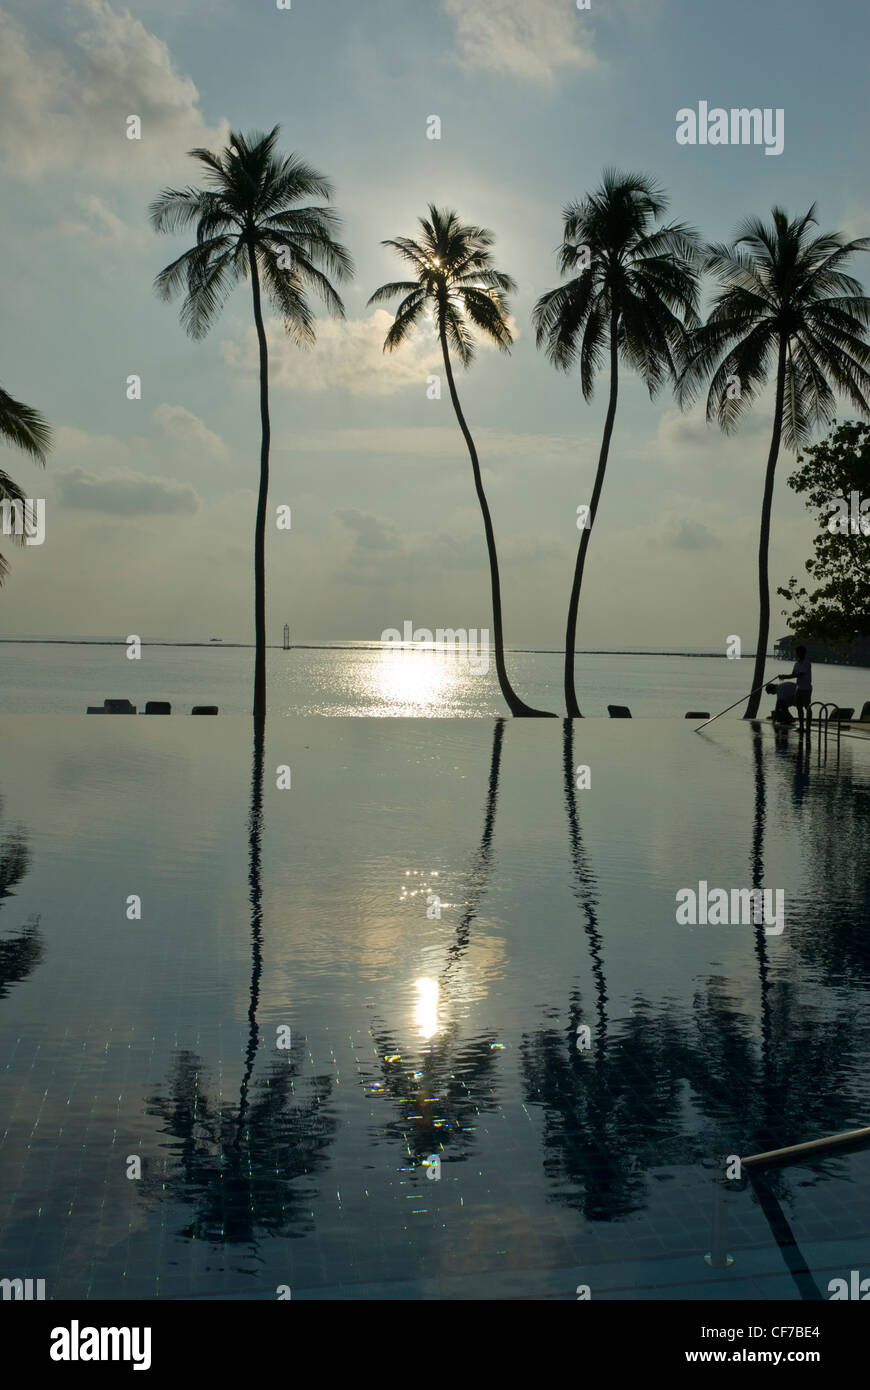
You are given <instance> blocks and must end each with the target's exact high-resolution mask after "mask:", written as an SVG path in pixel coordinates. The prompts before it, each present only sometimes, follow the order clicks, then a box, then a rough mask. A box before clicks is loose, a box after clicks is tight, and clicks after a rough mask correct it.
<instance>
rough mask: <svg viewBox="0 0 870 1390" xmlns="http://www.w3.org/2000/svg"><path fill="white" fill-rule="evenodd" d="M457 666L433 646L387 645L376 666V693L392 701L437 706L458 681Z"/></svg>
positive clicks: (454, 661)
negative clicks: (389, 646)
mask: <svg viewBox="0 0 870 1390" xmlns="http://www.w3.org/2000/svg"><path fill="white" fill-rule="evenodd" d="M457 666H458V663H457V662H456V660H455V659H454V660H453V661H449V660H448V659H447V657H446V655H445V653H444V652H440V651H436V650H435V649H434V648H432V647H392V648H388V649H386V650H384V651H383V652H382V653H381V660H380V662H379V663H378V664H377V665H376V667H375V672H374V688H375V693H377V694H378V695H380V696H381V698H382V699H383V700H385V701H386V702H387V703H389V704H395V705H416V706H419V707H421V708H424V709H431V707H432V706H433V705H434V706H435V707H436V708H437V707H438V706H439V705H444V704H446V702H447V697H448V696H449V694H450V693H451V691H452V689H453V687H454V686H455V685H456V679H457Z"/></svg>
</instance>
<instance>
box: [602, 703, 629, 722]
mask: <svg viewBox="0 0 870 1390" xmlns="http://www.w3.org/2000/svg"><path fill="white" fill-rule="evenodd" d="M607 713H608V714H609V715H610V717H611V719H630V718H631V710H630V709H629V708H628V705H608V706H607Z"/></svg>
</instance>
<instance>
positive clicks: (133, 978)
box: [0, 677, 870, 1298]
mask: <svg viewBox="0 0 870 1390" xmlns="http://www.w3.org/2000/svg"><path fill="white" fill-rule="evenodd" d="M392 679H393V678H392V677H391V680H392ZM414 679H416V677H415V678H414ZM402 680H404V677H402ZM391 690H392V693H391V694H388V693H386V688H384V691H385V693H384V698H385V699H394V698H401V699H403V700H409V699H411V698H413V699H418V698H419V691H418V692H417V693H416V694H414V693H413V691H412V690H411V689H410V688H409V687H408V686H404V685H402V686H401V687H397V686H396V685H395V684H394V685H393V686H392V687H391ZM445 698H446V696H445ZM714 728H715V731H716V732H715V733H713V732H712V731H711V732H710V733H708V734H706V735H703V736H697V737H696V736H695V735H694V734H693V733H692V731H691V728H689V727H686V725H685V723H683V722H680V721H674V722H673V723H667V722H662V723H659V724H658V725H656V726H655V737H654V738H650V736H649V726H644V725H643V724H642V723H640V722H637V723H609V722H606V721H603V722H594V721H589V722H586V723H577V724H575V725H574V726H573V729H571V728H570V727H569V726H563V725H562V724H561V723H558V722H556V721H552V722H551V721H546V722H540V721H533V722H531V723H524V722H508V723H503V722H501V721H498V722H492V721H487V720H483V719H475V720H469V721H454V722H451V723H443V722H440V721H439V722H437V723H433V722H429V723H426V722H424V721H416V720H393V721H360V720H334V721H307V722H306V721H304V720H296V719H292V718H289V719H287V720H273V721H272V722H271V723H270V724H269V726H268V729H267V738H266V747H265V753H264V755H263V762H262V769H261V771H262V792H261V795H260V794H258V796H257V797H256V798H255V801H254V803H253V811H252V803H251V791H252V771H253V773H254V785H255V786H256V785H259V775H260V774H259V772H258V768H259V766H260V765H259V763H256V762H255V764H254V765H253V768H252V757H251V728H250V721H248V720H244V719H238V720H235V719H232V718H224V719H221V720H220V721H209V720H202V721H198V720H197V721H183V720H174V719H173V720H150V719H149V720H146V719H136V720H123V719H115V720H105V719H103V720H97V719H91V720H86V719H45V718H26V717H25V718H15V719H5V720H2V719H0V738H2V746H3V749H4V758H3V764H2V767H0V794H2V797H3V801H2V806H0V864H2V866H3V867H2V872H0V1058H2V1070H0V1104H2V1113H3V1115H4V1116H5V1117H6V1120H5V1126H4V1129H3V1131H2V1133H0V1172H2V1182H0V1265H2V1266H3V1268H8V1269H10V1270H13V1271H14V1272H16V1273H18V1274H19V1275H21V1276H22V1277H27V1276H32V1277H44V1278H47V1279H48V1281H49V1294H50V1296H54V1297H60V1298H64V1297H66V1298H70V1297H76V1298H78V1297H85V1296H89V1297H124V1296H130V1297H145V1298H149V1297H154V1296H158V1295H162V1296H174V1297H205V1296H216V1295H219V1294H222V1293H223V1294H232V1295H233V1296H236V1297H259V1298H273V1297H274V1296H275V1295H274V1291H275V1288H276V1286H277V1285H278V1284H281V1283H289V1284H290V1285H291V1286H292V1288H293V1297H294V1298H297V1297H305V1296H306V1295H321V1296H330V1297H342V1296H345V1295H346V1294H347V1293H348V1292H349V1290H350V1289H351V1288H353V1289H354V1290H355V1291H356V1292H357V1293H360V1292H364V1293H366V1294H367V1295H368V1296H372V1297H393V1296H396V1294H397V1293H406V1294H409V1295H410V1296H423V1295H426V1296H440V1297H451V1296H463V1297H468V1296H475V1297H479V1296H486V1295H488V1296H494V1297H497V1296H501V1295H502V1294H504V1293H506V1292H511V1293H513V1294H515V1295H516V1294H520V1295H522V1294H524V1293H525V1294H526V1295H527V1296H553V1297H564V1298H571V1297H573V1296H574V1293H573V1291H574V1288H575V1286H576V1284H577V1282H580V1281H581V1280H582V1281H583V1282H588V1283H591V1284H592V1287H593V1293H594V1294H595V1295H596V1296H603V1297H608V1296H612V1297H619V1296H625V1295H626V1291H627V1290H628V1291H631V1290H634V1296H642V1297H644V1296H651V1295H652V1293H653V1291H657V1292H656V1296H660V1297H679V1296H689V1297H692V1296H697V1295H698V1293H699V1291H700V1285H701V1284H702V1283H704V1282H705V1281H709V1280H715V1281H718V1282H717V1290H716V1295H717V1297H732V1296H734V1297H740V1296H749V1297H786V1298H794V1297H797V1296H798V1293H799V1290H798V1288H797V1285H796V1284H795V1282H794V1280H793V1279H792V1277H791V1276H790V1275H789V1274H788V1273H787V1272H786V1266H785V1264H784V1263H783V1259H782V1257H781V1255H780V1253H779V1251H778V1249H777V1245H776V1230H778V1229H779V1227H777V1225H776V1223H774V1225H773V1226H771V1224H770V1211H771V1209H772V1208H771V1203H772V1202H773V1203H776V1204H779V1207H780V1208H781V1209H783V1210H786V1211H787V1213H788V1221H789V1222H790V1224H791V1229H792V1231H793V1234H794V1238H795V1240H797V1241H798V1243H799V1245H800V1248H801V1250H802V1253H803V1257H804V1258H805V1260H806V1262H807V1264H808V1266H809V1268H810V1270H812V1271H813V1277H814V1278H815V1279H816V1280H817V1281H818V1283H819V1284H820V1285H823V1284H824V1282H825V1281H826V1279H827V1278H829V1277H833V1275H837V1276H840V1275H842V1273H843V1270H844V1269H845V1270H846V1271H848V1269H850V1268H852V1267H855V1268H857V1267H859V1263H860V1258H861V1250H862V1249H866V1244H865V1243H866V1239H867V1236H868V1234H870V1229H868V1228H870V1170H868V1159H867V1156H866V1155H862V1154H857V1155H852V1156H848V1157H846V1156H844V1157H841V1158H838V1159H829V1160H826V1161H825V1162H823V1163H818V1162H817V1163H815V1164H812V1165H808V1166H804V1167H802V1168H795V1169H789V1170H785V1171H781V1172H779V1173H777V1174H776V1175H775V1176H774V1177H773V1178H771V1179H770V1184H771V1185H770V1190H769V1191H765V1192H764V1193H762V1194H761V1197H759V1195H758V1194H756V1193H755V1192H754V1191H753V1190H751V1189H748V1188H747V1189H744V1186H743V1185H739V1188H735V1190H734V1192H733V1193H732V1194H731V1195H730V1196H729V1213H730V1215H729V1220H730V1222H731V1226H730V1233H729V1249H732V1250H734V1251H736V1253H737V1261H736V1264H735V1266H734V1267H733V1269H731V1270H729V1271H715V1270H711V1269H709V1268H708V1266H707V1265H705V1264H704V1262H703V1259H702V1258H701V1257H702V1255H703V1253H704V1252H705V1251H706V1250H707V1249H708V1248H709V1242H710V1229H711V1181H710V1178H711V1172H712V1167H713V1164H714V1162H715V1161H716V1156H717V1155H719V1154H721V1153H723V1152H730V1153H744V1154H745V1153H748V1152H752V1151H758V1150H760V1149H764V1148H769V1147H774V1146H776V1145H778V1144H785V1143H792V1142H796V1141H798V1140H801V1139H805V1138H809V1137H814V1136H818V1135H820V1134H825V1133H833V1132H836V1131H838V1130H842V1129H847V1128H849V1127H852V1126H856V1125H858V1124H862V1123H866V1120H867V1115H868V1113H870V1082H868V1077H870V1069H868V1060H870V1057H868V1052H870V1025H868V1023H867V1018H868V1013H867V1008H866V1004H867V993H868V988H870V946H868V932H870V878H868V875H867V872H866V852H867V844H868V830H870V748H867V747H865V746H863V745H861V744H858V743H852V744H849V745H848V746H847V745H846V743H845V741H844V745H843V748H842V749H841V753H840V759H839V764H838V763H837V762H836V758H835V754H834V752H833V751H829V753H828V756H827V759H824V758H822V757H821V753H820V752H819V753H818V754H817V752H816V750H815V748H813V749H812V750H811V754H810V757H809V759H806V758H802V757H801V756H799V754H798V749H797V742H796V739H795V738H794V737H793V736H792V735H785V736H783V737H781V738H779V739H777V738H775V737H774V734H773V731H772V730H771V729H770V728H758V729H756V730H755V731H753V730H752V729H751V728H750V727H748V726H746V725H744V724H737V725H732V726H725V727H723V725H722V724H720V725H717V726H714ZM581 764H582V765H586V766H588V767H589V768H590V771H591V785H590V786H589V787H586V788H584V789H582V790H581V789H578V787H577V775H576V769H577V767H578V766H579V765H581ZM285 765H286V766H290V767H291V768H292V787H291V790H289V791H281V790H278V787H277V785H276V782H277V778H276V769H277V768H278V767H279V766H285ZM252 815H253V820H252V819H251V818H252ZM701 879H704V880H707V881H708V882H709V883H710V885H711V886H714V885H719V884H721V885H724V886H728V887H730V886H751V885H753V884H756V883H758V884H764V885H766V886H777V887H779V886H781V887H783V888H784V889H785V892H786V928H785V931H784V932H783V934H782V935H781V936H774V935H767V934H765V933H763V932H761V931H757V930H755V929H754V928H752V927H751V926H748V927H744V926H740V925H732V926H727V927H725V926H722V927H714V926H707V927H701V926H698V927H688V926H678V925H677V924H676V921H675V893H676V892H677V890H678V889H679V888H681V887H684V886H686V885H689V886H696V885H697V884H698V882H699V880H701ZM130 895H137V896H138V897H139V898H140V899H141V918H135V917H134V918H133V919H131V918H130V917H129V916H128V904H129V901H130ZM583 1027H588V1028H589V1030H590V1044H589V1045H588V1046H587V1047H584V1049H583V1050H581V1049H580V1048H579V1047H578V1044H577V1040H578V1036H579V1034H578V1029H580V1028H583ZM131 1153H135V1154H139V1155H141V1156H142V1159H143V1176H142V1179H141V1181H138V1182H131V1181H130V1180H129V1179H128V1178H127V1176H126V1167H125V1165H126V1160H127V1156H128V1155H129V1154H131ZM436 1158H437V1159H438V1161H439V1163H440V1174H439V1175H438V1176H437V1180H436V1176H434V1174H435V1168H434V1160H435V1159H436ZM430 1173H432V1174H433V1176H432V1177H430V1176H429V1174H430ZM762 1198H763V1200H762ZM267 1237H268V1239H267ZM291 1238H292V1239H291ZM862 1243H864V1244H862Z"/></svg>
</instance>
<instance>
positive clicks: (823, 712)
mask: <svg viewBox="0 0 870 1390" xmlns="http://www.w3.org/2000/svg"><path fill="white" fill-rule="evenodd" d="M817 706H818V710H819V713H818V718H817V720H816V722H817V724H818V726H819V752H821V744H822V727H823V724H822V717H823V716H824V731H825V753H826V754H827V751H828V732H829V729H830V724H831V715H832V714H836V713H837V710H838V709H839V708H840V707H839V705H835V704H832V703H831V702H830V701H824V700H813V701H812V703H811V705H810V709H809V720H810V724H812V722H813V710H814V709H815V708H816V707H817ZM834 722H835V723H836V725H837V756H838V757H839V755H840V725H841V722H842V721H841V720H840V719H837V720H835V721H834Z"/></svg>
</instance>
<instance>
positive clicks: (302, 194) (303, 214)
mask: <svg viewBox="0 0 870 1390" xmlns="http://www.w3.org/2000/svg"><path fill="white" fill-rule="evenodd" d="M279 128H280V127H278V126H275V127H274V128H273V129H272V130H271V131H269V133H268V135H264V134H262V133H261V132H259V131H254V132H253V133H252V134H251V135H241V134H238V133H236V132H235V131H230V143H229V146H228V147H227V148H226V149H224V150H222V151H221V153H220V154H212V152H211V151H210V150H204V149H196V150H191V151H190V155H191V157H192V158H193V159H196V160H198V161H199V162H200V164H202V165H203V166H204V168H205V171H206V172H205V175H204V178H205V181H206V183H207V184H208V185H209V187H207V188H189V187H188V188H183V189H176V188H166V189H164V190H163V192H162V193H161V194H160V196H159V197H158V198H157V199H155V201H154V202H153V203H152V204H151V207H150V209H149V212H150V217H151V223H152V225H153V227H154V228H155V230H156V231H158V232H178V231H181V230H182V229H184V228H187V227H190V226H193V225H194V224H195V226H196V245H195V246H192V247H191V248H190V250H189V251H185V252H184V254H183V255H181V256H179V257H178V259H177V260H175V261H172V262H171V264H170V265H168V266H166V268H165V269H164V270H162V271H161V272H160V274H159V275H158V276H157V279H156V280H155V282H154V287H155V289H156V291H157V293H158V294H159V295H160V296H161V298H163V299H171V298H172V297H173V295H175V294H177V293H179V292H183V294H184V300H183V304H182V308H181V322H182V324H183V326H184V328H185V329H186V331H187V332H188V333H189V335H190V336H191V337H192V338H202V337H204V336H205V334H206V333H207V332H208V330H209V328H210V327H211V325H212V323H213V322H214V320H215V318H216V317H217V315H218V313H219V312H220V310H221V308H222V307H223V304H224V301H225V299H226V297H227V295H228V294H229V292H230V290H231V289H232V287H233V285H234V284H236V283H238V281H240V280H244V279H246V278H247V276H248V275H249V274H250V277H251V290H252V294H253V300H254V323H255V324H256V329H257V339H258V342H259V346H260V420H261V428H262V436H261V445H260V489H259V494H258V498H257V521H256V528H255V532H254V627H255V642H256V656H255V664H254V715H255V716H259V717H262V716H263V715H265V712H266V506H267V501H268V492H269V444H270V437H271V427H270V422H269V359H268V350H267V344H266V330H265V327H264V326H263V313H262V307H261V297H260V281H261V277H262V282H263V285H264V287H265V290H266V294H267V297H268V299H269V300H270V302H271V304H272V306H273V308H274V309H275V311H276V312H277V313H278V314H279V315H280V316H281V318H282V319H283V321H284V327H285V328H286V330H287V332H288V333H289V334H290V336H291V338H293V339H294V341H295V342H297V343H298V344H299V345H300V346H309V345H310V344H312V343H313V342H314V341H315V338H316V334H315V328H314V316H313V314H312V312H311V307H310V304H309V301H308V298H307V293H306V292H307V291H308V290H309V289H314V290H315V291H316V292H317V293H318V294H319V295H320V297H321V299H322V300H323V302H324V304H325V305H326V306H327V308H328V309H329V310H330V311H331V312H332V313H333V314H336V315H338V316H339V317H343V316H344V306H343V305H342V302H341V299H340V298H339V296H338V294H337V292H336V290H335V288H334V286H333V284H332V282H331V280H330V279H329V276H330V275H331V276H332V277H333V278H334V279H336V280H343V279H345V278H347V277H348V276H349V275H350V274H351V273H352V270H353V263H352V261H351V258H350V256H349V255H348V253H347V251H346V250H345V248H344V247H343V246H341V245H340V244H339V243H338V242H337V241H336V240H335V234H336V232H337V231H338V229H339V225H340V224H339V219H338V217H337V215H336V213H335V212H334V210H333V209H332V208H328V207H320V206H302V207H300V206H298V204H299V203H300V201H301V200H302V199H306V198H312V197H318V198H324V199H326V200H329V199H331V198H332V186H331V184H330V183H329V181H328V180H327V179H326V178H325V177H324V176H323V175H322V174H320V173H318V172H317V170H316V169H313V168H312V167H311V165H310V164H306V163H305V161H304V160H302V159H301V158H299V156H298V155H295V154H291V155H288V156H281V155H279V154H277V153H276V151H275V145H276V142H277V139H278V131H279Z"/></svg>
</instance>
